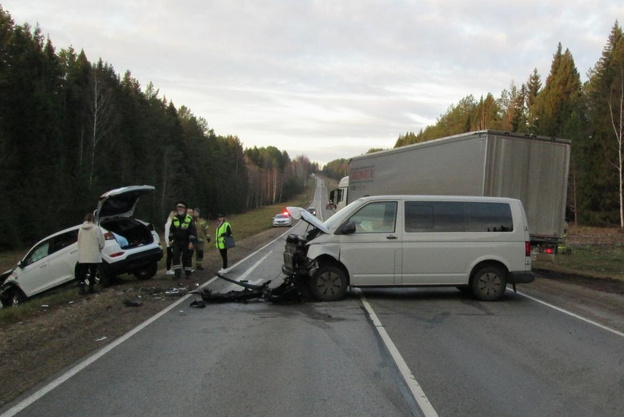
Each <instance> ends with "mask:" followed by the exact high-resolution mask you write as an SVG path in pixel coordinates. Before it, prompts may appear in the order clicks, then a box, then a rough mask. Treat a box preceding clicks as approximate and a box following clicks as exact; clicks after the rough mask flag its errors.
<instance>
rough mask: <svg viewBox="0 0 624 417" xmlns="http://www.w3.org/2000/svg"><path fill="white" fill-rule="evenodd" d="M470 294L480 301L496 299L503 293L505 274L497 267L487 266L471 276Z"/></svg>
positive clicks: (505, 281)
mask: <svg viewBox="0 0 624 417" xmlns="http://www.w3.org/2000/svg"><path fill="white" fill-rule="evenodd" d="M471 287H472V294H473V295H474V296H475V297H476V298H477V299H479V300H481V301H494V300H498V299H499V298H501V297H502V296H503V294H504V293H505V288H506V287H507V274H505V272H504V271H503V270H502V269H501V268H498V267H495V266H488V267H485V268H482V269H480V270H478V271H477V272H476V273H475V274H474V276H473V277H472V284H471Z"/></svg>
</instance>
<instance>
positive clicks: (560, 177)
mask: <svg viewBox="0 0 624 417" xmlns="http://www.w3.org/2000/svg"><path fill="white" fill-rule="evenodd" d="M569 163H570V141H569V140H566V139H560V138H550V137H541V136H534V135H525V134H520V133H511V132H502V131H494V130H483V131H477V132H470V133H464V134H460V135H455V136H449V137H445V138H441V139H436V140H432V141H428V142H422V143H418V144H414V145H408V146H403V147H400V148H395V149H390V150H387V151H381V152H375V153H371V154H366V155H361V156H357V157H354V158H352V159H351V160H350V162H349V178H348V189H347V192H346V193H344V194H345V196H346V203H347V204H348V203H350V202H352V201H355V200H357V199H358V198H360V197H364V196H374V195H385V194H420V195H466V196H490V197H510V198H516V199H519V200H520V201H522V204H523V206H524V208H525V210H526V213H527V217H528V222H529V228H530V236H531V244H532V246H533V250H534V251H538V252H544V253H556V252H557V248H558V244H559V243H561V242H562V241H563V239H564V234H565V210H566V199H567V188H568V170H569Z"/></svg>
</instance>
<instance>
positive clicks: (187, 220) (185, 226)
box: [171, 214, 193, 229]
mask: <svg viewBox="0 0 624 417" xmlns="http://www.w3.org/2000/svg"><path fill="white" fill-rule="evenodd" d="M192 221H193V218H192V217H191V216H189V215H188V214H187V215H186V217H185V218H184V222H183V223H182V225H181V226H180V218H179V217H178V216H175V217H174V218H173V221H172V222H171V224H173V226H174V227H175V228H176V229H188V227H189V226H190V225H191V222H192Z"/></svg>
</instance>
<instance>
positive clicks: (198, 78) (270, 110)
mask: <svg viewBox="0 0 624 417" xmlns="http://www.w3.org/2000/svg"><path fill="white" fill-rule="evenodd" d="M3 7H4V8H5V10H7V11H9V13H11V15H12V17H13V19H14V20H15V21H16V23H18V24H19V23H23V22H28V23H30V24H31V25H34V24H36V23H37V22H38V23H39V24H40V26H41V29H42V31H43V33H46V34H49V35H50V37H51V39H52V42H53V44H54V45H55V46H56V47H57V48H65V47H67V46H69V45H72V46H73V47H74V48H75V49H77V50H80V49H84V50H85V52H86V54H87V56H88V58H89V60H91V61H92V62H95V61H96V60H97V59H98V58H100V57H101V58H103V59H104V60H105V61H107V62H109V63H110V64H111V65H113V67H114V68H115V70H116V71H117V72H119V73H123V72H125V71H126V70H130V71H131V72H132V75H133V77H135V78H137V79H138V80H139V81H140V82H141V84H142V85H143V86H146V85H147V83H148V82H150V81H151V82H153V83H154V85H155V86H156V88H158V89H159V90H160V93H161V95H163V96H166V97H167V98H169V99H171V100H173V102H174V103H175V104H176V106H178V107H180V106H181V105H186V106H187V107H189V108H190V109H191V110H192V111H193V113H194V114H196V115H198V116H201V117H203V118H205V119H206V120H207V122H208V124H209V126H210V127H211V128H213V129H214V130H215V132H216V133H217V134H221V135H230V134H231V135H237V136H238V137H239V138H240V139H241V140H242V142H243V143H244V145H245V146H247V147H253V146H269V145H271V146H276V147H277V148H279V149H281V150H286V151H288V153H289V154H290V155H291V157H294V156H297V155H299V154H305V155H306V156H308V157H309V158H310V159H311V160H315V161H319V162H321V163H325V162H329V161H331V160H333V159H337V158H349V157H351V156H354V155H357V154H360V153H363V152H366V150H368V149H369V148H371V147H391V146H393V145H394V142H395V141H396V139H397V138H398V136H399V135H400V134H403V133H405V132H407V131H413V132H418V131H419V130H420V129H421V128H424V127H425V126H426V125H429V124H432V123H435V120H436V118H437V117H439V116H440V115H441V114H443V113H444V112H446V110H447V109H448V108H449V106H451V105H454V104H456V103H457V102H458V101H459V100H460V99H461V98H463V97H466V96H468V95H473V96H475V97H476V98H479V97H480V96H484V95H486V94H487V93H492V94H493V95H494V96H495V97H498V96H499V95H500V92H501V91H502V90H503V89H507V88H508V87H509V85H510V83H511V82H514V83H515V84H516V85H518V86H519V85H521V84H522V83H524V82H526V80H528V78H529V75H530V74H531V73H532V71H533V69H534V68H537V69H538V72H539V73H540V75H541V76H542V79H543V80H545V79H546V77H547V76H548V72H549V71H550V64H551V62H552V57H553V54H554V53H555V51H556V47H557V44H558V43H559V42H561V43H562V45H563V48H564V49H565V48H568V49H570V51H571V52H572V55H573V57H574V59H575V62H576V65H577V68H578V70H579V73H580V74H581V76H582V77H585V74H586V72H587V70H588V69H589V68H591V67H593V66H594V65H595V63H596V61H597V60H598V59H599V57H600V54H601V53H602V48H603V46H604V45H605V44H606V41H607V38H608V35H609V33H610V30H611V27H612V26H613V24H614V22H615V20H616V19H618V18H620V20H621V17H622V16H624V5H620V4H619V3H618V2H615V1H610V0H597V1H594V2H586V1H578V0H577V1H563V0H556V1H550V2H544V1H536V0H527V1H511V2H492V1H485V0H475V1H471V2H466V1H463V0H444V1H438V0H425V1H422V0H420V1H418V0H413V1H411V0H392V1H382V0H341V1H335V0H299V1H290V0H210V1H204V0H185V1H184V2H173V1H170V0H152V1H149V2H148V1H145V0H111V1H107V2H101V1H95V0H81V1H80V0H47V1H45V2H41V1H40V0H4V1H3Z"/></svg>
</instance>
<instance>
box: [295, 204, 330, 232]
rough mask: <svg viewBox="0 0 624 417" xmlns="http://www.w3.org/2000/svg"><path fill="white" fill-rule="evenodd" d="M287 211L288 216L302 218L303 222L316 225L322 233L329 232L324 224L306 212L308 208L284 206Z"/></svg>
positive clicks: (296, 218)
mask: <svg viewBox="0 0 624 417" xmlns="http://www.w3.org/2000/svg"><path fill="white" fill-rule="evenodd" d="M286 210H288V213H290V217H292V218H293V219H295V220H299V219H303V221H304V222H306V223H308V224H310V225H312V226H314V227H316V228H317V229H319V230H320V231H321V232H323V233H329V229H328V228H327V227H325V225H324V224H323V223H322V222H321V221H320V220H319V219H318V218H316V217H315V216H314V215H312V213H310V212H308V210H306V209H303V208H301V207H286Z"/></svg>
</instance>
